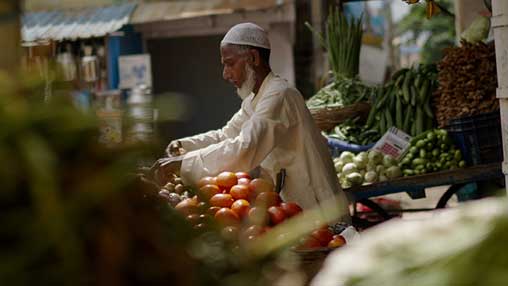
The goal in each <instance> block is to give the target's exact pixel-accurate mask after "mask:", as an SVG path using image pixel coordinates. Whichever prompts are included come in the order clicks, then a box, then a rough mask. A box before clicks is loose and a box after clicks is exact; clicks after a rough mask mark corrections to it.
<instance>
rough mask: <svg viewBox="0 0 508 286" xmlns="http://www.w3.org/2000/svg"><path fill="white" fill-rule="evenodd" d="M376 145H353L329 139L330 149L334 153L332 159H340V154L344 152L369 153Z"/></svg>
mask: <svg viewBox="0 0 508 286" xmlns="http://www.w3.org/2000/svg"><path fill="white" fill-rule="evenodd" d="M374 145H375V143H372V144H369V145H356V144H351V143H348V142H346V141H342V140H339V139H336V138H331V137H328V148H329V149H330V152H331V153H332V157H339V156H340V153H342V152H344V151H350V152H353V153H359V152H362V151H368V150H369V149H371V148H372V147H374Z"/></svg>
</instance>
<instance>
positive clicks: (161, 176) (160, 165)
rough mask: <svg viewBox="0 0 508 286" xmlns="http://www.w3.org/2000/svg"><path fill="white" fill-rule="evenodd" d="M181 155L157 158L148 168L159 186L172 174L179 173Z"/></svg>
mask: <svg viewBox="0 0 508 286" xmlns="http://www.w3.org/2000/svg"><path fill="white" fill-rule="evenodd" d="M182 159H183V156H176V157H167V158H161V159H159V160H157V161H156V162H155V163H154V164H153V166H152V167H151V168H150V170H151V171H152V172H153V174H154V178H155V179H156V180H157V181H158V183H159V184H160V185H161V186H164V185H165V184H166V183H167V182H168V181H169V179H170V178H171V177H172V176H173V175H179V174H180V168H181V167H182Z"/></svg>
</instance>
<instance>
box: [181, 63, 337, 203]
mask: <svg viewBox="0 0 508 286" xmlns="http://www.w3.org/2000/svg"><path fill="white" fill-rule="evenodd" d="M179 141H180V142H181V143H182V146H183V148H184V149H186V150H187V151H190V152H188V153H187V154H186V155H185V156H184V159H183V162H182V167H181V177H182V180H183V181H184V183H186V184H190V185H192V184H193V183H195V182H197V181H198V180H199V179H200V178H201V177H204V176H215V175H217V174H218V173H220V172H222V171H232V172H238V171H250V170H252V169H254V168H256V167H257V166H261V167H262V168H263V170H264V171H267V172H268V174H270V176H271V177H272V180H274V179H275V178H276V174H277V173H278V172H279V171H280V169H282V168H285V169H286V174H287V177H286V183H285V186H284V189H283V190H282V192H281V197H282V199H283V200H285V201H294V202H297V203H298V204H299V205H300V206H302V208H304V209H308V208H312V207H314V206H316V205H317V204H319V202H322V201H325V200H327V199H330V198H331V197H332V196H334V195H338V196H339V198H340V200H341V202H342V203H341V205H340V206H338V207H341V208H344V210H346V209H347V199H346V196H345V194H344V193H343V191H342V190H341V189H340V186H339V183H338V180H337V176H336V174H335V169H334V166H333V162H332V159H331V156H330V153H329V151H328V147H327V145H326V140H325V138H324V137H323V136H322V135H321V132H320V131H319V129H318V128H317V126H316V125H315V123H314V120H313V119H312V116H311V114H310V112H309V110H308V109H307V107H306V105H305V102H304V99H303V97H302V95H301V94H300V93H299V92H298V90H296V89H295V88H293V87H290V86H289V84H288V83H287V81H285V80H283V79H281V78H280V77H278V76H275V75H273V74H272V73H270V74H269V75H268V76H267V77H266V78H265V80H264V81H263V84H262V85H261V87H260V89H259V92H258V93H257V95H254V94H251V95H250V96H249V97H247V98H246V99H245V100H244V101H243V103H242V107H241V109H240V110H239V111H238V112H237V113H236V114H235V115H234V116H233V118H232V119H231V120H230V121H229V122H228V123H227V125H226V126H225V127H223V128H222V129H220V130H214V131H210V132H207V133H203V134H199V135H196V136H192V137H188V138H184V139H180V140H179ZM274 181H275V180H274Z"/></svg>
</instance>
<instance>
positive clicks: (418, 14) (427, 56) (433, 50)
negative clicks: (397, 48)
mask: <svg viewBox="0 0 508 286" xmlns="http://www.w3.org/2000/svg"><path fill="white" fill-rule="evenodd" d="M425 4H426V3H425V2H421V3H418V4H413V5H411V8H410V12H409V13H408V14H407V15H406V16H404V17H403V18H402V19H401V20H400V21H399V22H398V23H397V30H396V34H397V35H399V36H401V35H403V34H406V33H411V37H410V39H409V41H408V43H410V44H414V43H416V40H417V39H418V38H419V37H420V35H422V33H424V32H429V33H430V37H429V38H428V39H427V40H426V41H425V43H424V44H423V47H422V51H421V53H420V55H421V62H423V63H435V62H437V61H439V60H440V59H441V58H442V57H443V49H444V48H447V47H449V46H453V45H455V19H454V17H451V16H449V15H446V14H444V13H439V14H437V15H436V16H434V17H432V18H430V19H427V18H426V10H425V8H426V5H425ZM439 4H440V5H442V6H443V7H445V8H446V9H447V10H448V11H453V1H452V0H440V1H439Z"/></svg>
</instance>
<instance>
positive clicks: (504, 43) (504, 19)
mask: <svg viewBox="0 0 508 286" xmlns="http://www.w3.org/2000/svg"><path fill="white" fill-rule="evenodd" d="M492 27H493V29H494V38H495V41H496V66H497V83H498V88H497V98H499V103H500V104H499V105H500V112H501V130H502V137H503V154H504V161H503V173H504V174H505V182H506V191H507V193H508V1H506V0H493V1H492Z"/></svg>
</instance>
